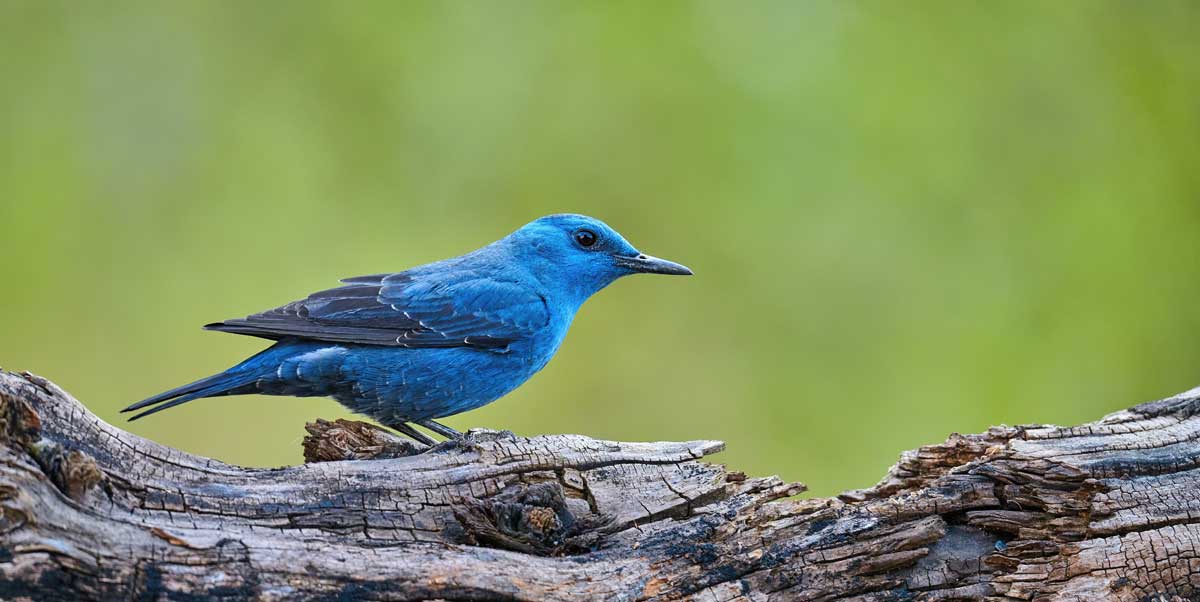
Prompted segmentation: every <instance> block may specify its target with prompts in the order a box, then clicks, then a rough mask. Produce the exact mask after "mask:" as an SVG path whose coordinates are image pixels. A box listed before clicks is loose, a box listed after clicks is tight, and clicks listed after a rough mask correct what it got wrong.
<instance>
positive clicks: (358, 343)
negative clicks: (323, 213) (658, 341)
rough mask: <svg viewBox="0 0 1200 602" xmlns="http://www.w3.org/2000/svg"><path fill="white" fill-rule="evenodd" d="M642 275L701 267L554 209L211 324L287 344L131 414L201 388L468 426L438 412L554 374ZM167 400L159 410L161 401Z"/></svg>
mask: <svg viewBox="0 0 1200 602" xmlns="http://www.w3.org/2000/svg"><path fill="white" fill-rule="evenodd" d="M635 273H651V274H678V275H690V274H691V273H692V271H691V270H689V269H688V268H686V267H684V266H682V265H679V264H677V263H673V262H670V261H666V260H664V259H658V258H656V257H650V256H648V255H643V254H641V253H639V252H638V250H637V249H635V248H634V247H633V245H631V244H629V242H627V241H626V240H625V239H624V238H622V237H621V235H620V234H618V233H617V232H616V231H615V230H613V229H612V228H610V227H608V225H606V224H605V223H604V222H601V221H600V220H598V219H594V218H590V217H586V216H583V215H570V214H564V215H551V216H547V217H543V218H541V219H538V220H536V221H533V222H531V223H529V224H527V225H525V226H524V227H522V228H521V229H519V230H517V231H516V232H513V233H512V234H509V235H508V236H506V237H504V238H502V239H500V240H498V241H496V242H494V243H492V244H490V245H487V246H485V247H483V248H481V249H478V250H476V251H473V252H471V253H467V254H466V255H463V256H461V257H455V258H453V259H446V260H443V261H438V262H435V263H430V264H427V265H423V266H419V267H415V268H412V269H410V270H407V271H404V272H397V273H395V274H377V275H374V276H359V277H356V278H346V279H344V280H342V282H343V283H345V284H344V286H340V287H338V288H333V289H329V290H325V291H320V292H317V293H313V294H311V295H309V296H308V298H306V299H303V300H300V301H294V302H292V303H288V304H287V305H284V306H282V307H277V308H275V309H272V310H268V311H264V312H262V313H257V314H254V315H252V316H248V317H246V318H240V319H234V320H226V321H224V322H217V323H215V324H209V325H207V326H205V328H206V329H208V330H220V331H222V332H232V333H236V334H245V335H250V336H256V337H261V338H264V339H271V340H274V341H277V342H276V343H275V344H274V345H272V346H271V347H270V348H268V349H266V350H264V351H262V352H260V353H258V354H257V355H254V356H252V357H250V358H248V359H246V360H245V361H243V362H242V363H240V364H238V365H236V366H234V367H232V368H230V369H228V370H226V371H224V372H221V373H220V374H215V375H213V376H209V377H208V378H202V379H200V380H198V381H196V382H194V383H191V384H188V385H183V386H182V387H178V388H175V389H171V390H170V391H167V392H165V393H160V394H158V395H155V396H153V397H150V398H149V399H146V400H143V401H140V402H138V403H135V404H133V405H131V406H129V407H127V408H125V409H124V410H122V411H123V412H130V411H134V410H140V409H142V408H150V409H148V410H145V411H143V412H141V413H140V414H137V415H136V416H134V417H133V418H130V420H137V419H138V418H141V417H143V416H146V415H149V414H153V413H155V412H158V411H160V410H165V409H167V408H172V407H175V406H177V405H179V404H182V403H186V402H189V401H192V400H193V399H199V398H201V397H217V396H221V395H246V394H251V393H260V394H265V395H293V396H297V397H310V396H328V397H332V398H334V399H336V400H337V401H339V402H341V403H342V405H344V406H346V407H347V408H349V409H350V410H351V411H353V412H357V413H359V414H365V415H367V416H370V417H371V418H374V419H375V420H378V421H379V422H380V423H382V424H384V425H386V426H388V427H391V428H393V429H395V430H397V431H399V432H401V433H404V434H406V435H408V436H409V437H412V438H413V439H416V440H417V441H420V442H422V443H425V444H432V443H433V440H432V439H430V438H429V437H427V436H425V435H424V434H422V433H421V432H420V431H417V430H416V429H415V428H413V427H412V426H411V425H410V424H409V423H412V424H417V425H420V426H422V427H425V428H427V429H429V430H431V431H433V432H435V433H437V434H439V435H442V436H444V437H448V438H453V439H458V438H460V437H461V436H462V435H461V434H460V433H458V432H457V431H455V430H454V429H451V428H449V427H447V426H444V425H442V424H439V423H437V422H434V419H435V418H442V417H445V416H451V415H454V414H458V413H460V412H465V411H467V410H472V409H475V408H478V407H480V406H483V405H486V404H488V403H491V402H492V401H495V400H496V399H498V398H500V397H501V396H503V395H505V394H507V393H508V392H510V391H512V390H513V389H515V388H517V387H518V386H520V385H521V384H522V383H524V382H525V381H526V380H528V379H529V377H531V376H533V374H534V373H536V372H537V371H538V370H541V369H542V367H543V366H545V365H546V362H548V361H550V358H551V357H552V356H553V355H554V353H555V352H556V351H557V350H558V346H559V345H560V344H561V343H562V341H563V337H565V336H566V334H567V328H568V327H570V325H571V320H572V319H573V318H574V317H575V312H577V311H579V307H580V306H581V305H583V302H584V301H587V299H588V297H591V296H592V295H593V294H595V293H596V292H597V291H599V290H600V289H602V288H604V287H605V286H608V285H609V284H610V283H612V282H613V281H614V280H616V279H618V278H620V277H622V276H627V275H629V274H635ZM151 406H153V407H151Z"/></svg>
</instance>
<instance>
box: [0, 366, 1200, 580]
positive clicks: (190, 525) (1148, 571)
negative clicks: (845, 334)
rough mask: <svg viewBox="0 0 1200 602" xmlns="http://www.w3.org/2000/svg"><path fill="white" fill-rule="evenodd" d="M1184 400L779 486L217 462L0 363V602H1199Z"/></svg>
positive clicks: (526, 464) (698, 467) (725, 476)
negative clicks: (862, 477)
mask: <svg viewBox="0 0 1200 602" xmlns="http://www.w3.org/2000/svg"><path fill="white" fill-rule="evenodd" d="M1198 414H1200V390H1197V391H1192V392H1188V393H1185V394H1183V395H1179V396H1177V397H1172V398H1170V399H1165V400H1162V401H1158V402H1153V403H1149V404H1143V405H1140V406H1137V407H1134V408H1132V409H1130V410H1127V411H1123V412H1119V413H1116V414H1113V415H1110V416H1108V417H1106V418H1104V419H1102V420H1100V421H1098V422H1094V423H1091V424H1087V425H1084V426H1081V427H1074V428H1061V427H1054V426H1040V425H1039V426H1022V427H996V428H993V429H991V430H989V431H988V432H986V433H983V434H980V435H968V436H960V435H953V436H951V437H950V439H949V440H948V441H946V442H945V443H942V444H938V445H931V446H928V447H924V448H921V449H919V450H916V451H913V452H906V453H904V454H903V455H902V456H901V458H900V461H899V463H898V464H897V465H896V466H894V467H893V468H892V469H891V471H890V472H889V473H888V474H887V476H886V477H885V478H884V480H883V481H882V482H880V483H879V484H878V485H876V486H875V487H873V488H871V489H867V490H862V491H854V492H848V493H845V494H843V495H841V496H839V497H837V498H830V499H807V500H801V499H796V498H794V497H793V496H794V495H795V494H797V493H799V492H801V491H802V490H803V486H802V485H799V484H789V483H784V482H782V481H780V480H779V479H777V478H774V477H767V478H747V477H745V476H744V475H742V474H741V473H737V472H729V471H727V470H726V469H725V468H724V467H723V466H720V465H715V464H710V463H706V462H704V461H702V458H703V457H704V456H705V455H708V454H711V453H714V452H717V451H719V450H720V449H721V447H722V444H721V443H719V442H715V441H692V442H687V443H615V442H610V441H597V440H593V439H589V438H586V437H580V436H575V435H555V436H542V437H530V438H525V437H517V436H513V435H512V434H510V433H495V432H476V433H473V436H472V440H470V441H467V442H464V443H459V444H443V445H439V446H436V447H435V448H433V449H428V450H425V449H417V448H415V447H413V446H412V445H411V444H408V443H405V442H402V441H400V440H399V439H397V438H395V437H392V436H390V435H389V434H387V433H386V432H382V431H377V430H376V429H373V428H372V427H370V426H368V425H363V424H362V423H355V422H349V421H339V422H335V423H330V422H318V423H316V424H312V425H310V427H309V428H310V437H309V440H308V441H306V450H307V451H308V452H309V460H310V462H309V463H307V464H304V465H301V466H293V467H288V468H282V469H271V470H267V469H254V468H240V467H236V466H231V465H228V464H223V463H221V462H217V461H214V460H209V459H205V458H200V457H197V456H193V455H190V454H186V453H183V452H180V451H177V450H173V449H170V448H167V447H164V446H161V445H159V444H156V443H154V442H152V441H148V440H146V439H142V438H140V437H137V436H134V435H132V434H129V433H127V432H124V431H122V430H120V429H117V428H115V427H113V426H111V425H108V424H106V423H104V422H103V421H101V420H100V419H98V418H97V417H96V416H94V415H93V414H91V413H90V412H88V411H87V410H86V409H85V408H84V407H83V406H82V405H80V404H79V403H78V402H77V401H75V400H74V399H72V398H71V397H70V396H68V395H67V394H66V393H64V392H63V391H62V390H60V389H59V388H58V387H56V386H54V385H53V384H51V383H50V382H48V381H46V380H44V379H41V378H38V377H36V376H32V375H29V374H24V375H17V374H12V373H7V372H2V373H0V599H3V600H26V599H28V600H72V601H74V600H93V599H99V600H235V599H263V600H424V599H443V600H630V601H632V600H681V599H686V600H719V601H724V600H739V601H750V600H754V601H758V600H844V601H857V602H884V601H900V600H931V601H934V600H937V601H948V600H1078V601H1082V600H1089V601H1091V600H1197V599H1200V550H1198V545H1197V542H1198V541H1200V468H1198V463H1200V415H1198ZM362 458H372V459H362ZM316 460H323V461H316Z"/></svg>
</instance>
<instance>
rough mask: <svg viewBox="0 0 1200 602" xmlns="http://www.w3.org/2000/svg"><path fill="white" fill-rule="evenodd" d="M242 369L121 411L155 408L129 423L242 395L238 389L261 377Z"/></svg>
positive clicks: (148, 399) (235, 368) (204, 379)
mask: <svg viewBox="0 0 1200 602" xmlns="http://www.w3.org/2000/svg"><path fill="white" fill-rule="evenodd" d="M241 367H242V366H237V367H234V368H231V369H229V370H226V371H225V372H222V373H220V374H214V375H212V376H209V377H207V378H202V379H200V380H198V381H196V382H194V383H189V384H186V385H183V386H182V387H175V388H174V389H171V390H170V391H164V392H162V393H159V394H158V395H155V396H153V397H148V398H146V399H143V400H142V401H139V402H137V403H135V404H133V405H131V406H129V407H127V408H125V409H124V410H121V411H122V412H132V411H134V410H140V409H142V408H145V407H149V406H155V407H152V408H150V409H148V410H146V411H144V412H141V413H139V414H137V415H135V416H133V417H132V418H130V419H129V421H130V422H133V421H134V420H137V419H138V418H141V417H143V416H149V415H150V414H153V413H155V412H161V411H163V410H165V409H167V408H173V407H175V406H177V405H179V404H183V403H187V402H189V401H192V400H193V399H200V398H201V397H215V396H217V395H230V394H236V393H241V392H243V391H239V390H238V389H241V388H242V387H245V386H247V385H250V384H252V383H254V381H256V380H258V377H259V375H258V374H257V373H256V372H254V371H248V370H239V368H241ZM245 392H251V391H245ZM163 402H166V403H163ZM156 404H161V405H156Z"/></svg>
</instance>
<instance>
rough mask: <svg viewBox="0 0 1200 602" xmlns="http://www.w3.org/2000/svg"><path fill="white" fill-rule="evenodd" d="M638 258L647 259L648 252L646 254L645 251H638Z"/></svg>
mask: <svg viewBox="0 0 1200 602" xmlns="http://www.w3.org/2000/svg"><path fill="white" fill-rule="evenodd" d="M637 258H638V259H646V254H645V253H638V256H637Z"/></svg>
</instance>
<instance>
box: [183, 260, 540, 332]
mask: <svg viewBox="0 0 1200 602" xmlns="http://www.w3.org/2000/svg"><path fill="white" fill-rule="evenodd" d="M343 282H345V283H346V284H345V286H340V287H338V288H333V289H329V290H325V291H321V292H317V293H313V294H312V295H309V296H308V298H307V299H303V300H300V301H294V302H292V303H288V304H287V305H284V306H282V307H277V308H275V309H272V310H268V311H265V312H262V313H257V314H254V315H252V316H247V317H245V318H240V319H234V320H226V321H224V322H218V323H216V324H209V325H207V326H205V328H207V329H209V330H219V331H223V332H233V333H237V334H245V335H251V336H256V337H262V338H265V339H274V340H279V339H284V338H291V337H295V338H302V339H310V340H317V341H329V342H336V343H361V344H366V345H386V346H393V347H477V348H488V349H497V348H503V347H506V346H507V345H508V344H509V343H511V342H513V341H516V340H518V339H521V338H525V337H527V336H529V335H531V334H532V333H533V332H534V331H536V330H537V329H538V328H541V327H543V326H545V325H546V324H548V323H549V321H550V311H549V309H548V308H547V306H546V300H545V299H544V298H542V296H541V295H539V294H538V293H537V292H536V291H534V290H532V289H530V288H529V287H527V286H523V285H521V284H519V283H516V282H511V281H505V280H497V279H494V278H491V277H488V276H484V275H481V274H478V273H472V272H463V273H459V274H457V275H456V276H455V277H453V278H446V277H444V275H443V276H442V277H434V276H432V275H420V274H412V273H409V272H401V273H398V274H380V275H376V276H361V277H357V278H347V279H345V280H343Z"/></svg>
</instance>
